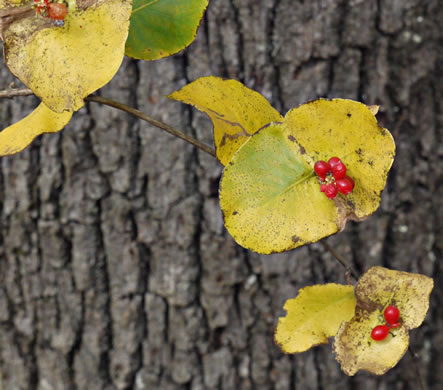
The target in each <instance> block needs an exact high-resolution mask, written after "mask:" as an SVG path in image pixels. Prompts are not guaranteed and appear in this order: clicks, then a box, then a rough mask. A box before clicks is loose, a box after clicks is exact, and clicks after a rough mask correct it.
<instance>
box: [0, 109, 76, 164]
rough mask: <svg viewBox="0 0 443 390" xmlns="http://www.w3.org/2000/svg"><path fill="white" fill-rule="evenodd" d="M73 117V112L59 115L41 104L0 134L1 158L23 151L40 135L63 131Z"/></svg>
mask: <svg viewBox="0 0 443 390" xmlns="http://www.w3.org/2000/svg"><path fill="white" fill-rule="evenodd" d="M71 117H72V112H64V113H61V114H58V113H56V112H53V111H51V110H50V109H49V108H47V107H46V106H45V105H44V104H43V103H41V104H40V105H39V106H38V107H37V108H36V109H35V110H34V111H33V112H31V113H30V114H29V115H28V116H27V117H25V118H23V119H22V120H21V121H19V122H17V123H14V124H13V125H11V126H9V127H7V128H6V129H4V130H3V131H1V132H0V156H7V155H10V154H14V153H17V152H20V151H22V150H23V149H24V148H26V147H27V146H28V145H29V144H30V143H31V142H32V141H33V140H34V138H35V137H37V136H39V135H40V134H43V133H55V132H57V131H59V130H61V129H63V127H65V125H66V124H67V123H68V122H69V120H70V119H71Z"/></svg>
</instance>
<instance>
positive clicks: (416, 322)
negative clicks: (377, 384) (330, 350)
mask: <svg viewBox="0 0 443 390" xmlns="http://www.w3.org/2000/svg"><path fill="white" fill-rule="evenodd" d="M433 285H434V282H433V280H432V279H431V278H429V277H427V276H425V275H420V274H414V273H408V272H400V271H393V270H389V269H386V268H383V267H372V268H371V269H369V270H368V271H367V272H366V273H365V274H364V275H363V276H362V277H361V278H360V280H359V281H358V283H357V285H356V287H355V295H356V299H357V308H356V311H355V316H354V317H353V318H352V319H351V321H350V322H348V323H344V324H342V326H341V327H340V330H339V331H338V333H337V336H336V338H335V342H334V351H335V353H336V358H337V361H338V362H339V363H340V364H341V368H342V370H343V371H344V372H345V373H346V374H347V375H354V374H355V373H356V372H357V371H359V370H366V371H370V372H372V373H374V374H377V375H382V374H384V373H385V372H386V371H388V370H389V369H391V368H392V367H394V366H395V365H396V364H397V363H398V361H399V360H400V359H401V358H402V356H403V355H404V353H405V352H406V350H407V348H408V345H409V336H408V330H409V329H412V328H416V327H418V326H420V324H421V323H422V322H423V320H424V318H425V316H426V313H427V311H428V309H429V295H430V293H431V291H432V288H433ZM389 305H394V306H396V307H397V308H398V309H399V311H400V320H399V322H400V326H399V327H397V328H391V330H390V334H389V335H388V337H387V338H386V339H385V340H383V341H375V340H373V339H372V338H371V331H372V329H373V328H374V327H375V326H377V325H382V324H383V323H384V322H385V320H384V318H383V312H384V309H385V308H386V307H387V306H389Z"/></svg>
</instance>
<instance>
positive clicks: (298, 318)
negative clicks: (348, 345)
mask: <svg viewBox="0 0 443 390" xmlns="http://www.w3.org/2000/svg"><path fill="white" fill-rule="evenodd" d="M284 309H285V310H286V311H287V315H286V317H283V318H280V319H279V322H278V325H277V329H276V331H275V341H276V342H277V344H279V345H280V346H281V348H282V349H283V351H284V352H286V353H295V352H303V351H306V350H308V349H309V348H311V347H313V346H315V345H318V344H327V343H328V338H329V337H332V336H335V334H336V333H337V330H338V328H339V327H340V324H341V323H342V322H343V321H349V320H350V319H351V318H352V316H353V315H354V310H355V297H354V287H353V286H344V285H340V284H334V283H329V284H324V285H315V286H309V287H305V288H303V289H301V290H300V292H299V294H298V295H297V297H296V298H295V299H288V300H287V301H286V303H285V306H284Z"/></svg>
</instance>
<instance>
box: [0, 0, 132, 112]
mask: <svg viewBox="0 0 443 390" xmlns="http://www.w3.org/2000/svg"><path fill="white" fill-rule="evenodd" d="M131 9H132V7H131V1H129V0H102V1H98V2H97V3H96V4H94V5H92V6H91V7H89V8H87V9H86V10H81V9H77V10H70V11H69V13H68V16H67V17H66V19H65V23H64V26H63V27H55V26H54V24H52V23H51V22H50V21H49V19H48V18H44V17H40V16H32V17H28V18H25V19H20V20H18V21H15V22H14V23H13V24H12V25H11V26H10V27H9V28H8V29H7V31H6V34H5V58H6V63H7V66H8V67H9V69H10V70H11V72H12V73H14V74H15V75H16V76H17V77H18V78H19V79H20V80H21V81H23V82H24V83H25V84H26V85H27V86H28V87H29V88H31V89H32V91H33V92H34V93H35V94H36V95H37V96H39V97H40V98H41V99H42V101H43V102H44V103H45V104H46V105H47V106H48V107H49V108H50V109H51V110H53V111H56V112H63V111H66V110H68V111H76V110H78V109H79V108H80V107H82V106H83V105H84V101H83V99H84V98H85V97H86V96H87V95H89V94H91V93H92V92H94V91H95V90H97V89H98V88H100V87H102V86H103V85H105V84H106V83H107V82H108V81H109V80H111V78H112V77H113V76H114V75H115V73H116V72H117V70H118V68H119V67H120V64H121V62H122V60H123V55H124V48H125V41H126V38H127V35H128V29H129V16H130V14H131Z"/></svg>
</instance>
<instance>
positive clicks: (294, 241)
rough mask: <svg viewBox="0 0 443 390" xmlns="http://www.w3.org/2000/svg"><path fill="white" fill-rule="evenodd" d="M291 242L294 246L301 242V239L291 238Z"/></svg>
mask: <svg viewBox="0 0 443 390" xmlns="http://www.w3.org/2000/svg"><path fill="white" fill-rule="evenodd" d="M291 240H292V242H293V243H294V244H296V243H297V242H299V241H301V239H300V238H298V237H297V236H292V237H291Z"/></svg>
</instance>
